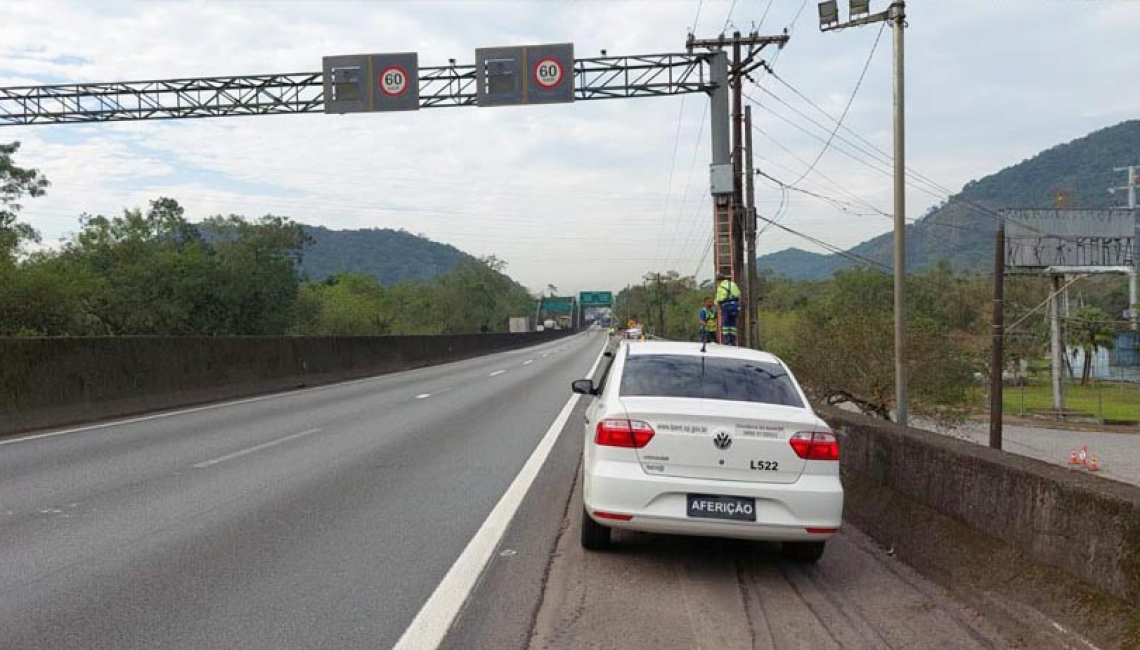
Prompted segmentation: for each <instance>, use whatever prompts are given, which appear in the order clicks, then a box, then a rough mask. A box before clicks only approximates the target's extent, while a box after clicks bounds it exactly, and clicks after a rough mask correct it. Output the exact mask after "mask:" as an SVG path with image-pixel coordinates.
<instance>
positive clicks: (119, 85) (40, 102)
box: [0, 53, 715, 126]
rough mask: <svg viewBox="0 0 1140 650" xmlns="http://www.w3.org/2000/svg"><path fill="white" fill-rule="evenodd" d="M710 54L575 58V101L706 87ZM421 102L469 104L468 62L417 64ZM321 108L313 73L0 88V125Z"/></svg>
mask: <svg viewBox="0 0 1140 650" xmlns="http://www.w3.org/2000/svg"><path fill="white" fill-rule="evenodd" d="M710 59H711V55H709V54H700V53H696V54H693V53H681V54H649V55H636V56H615V57H609V56H603V57H596V58H590V59H576V60H575V61H574V98H575V100H577V101H586V100H596V99H619V98H630V97H657V96H664V95H682V94H687V93H699V92H710V91H712V90H713V89H714V88H715V85H714V84H713V82H712V80H711V79H712V75H711V70H710ZM419 78H420V83H419V100H420V108H437V107H446V106H476V105H478V98H477V96H476V69H475V66H474V65H447V66H436V67H423V68H420V69H419ZM322 112H324V80H323V75H322V73H320V72H301V73H289V74H267V75H243V76H229V77H201V78H191V79H162V80H155V81H127V82H113V83H77V84H58V85H49V86H23V87H14V88H0V126H15V125H26V124H68V123H82V122H118V121H132V120H169V119H186V118H200V117H231V116H238V115H278V114H290V113H322Z"/></svg>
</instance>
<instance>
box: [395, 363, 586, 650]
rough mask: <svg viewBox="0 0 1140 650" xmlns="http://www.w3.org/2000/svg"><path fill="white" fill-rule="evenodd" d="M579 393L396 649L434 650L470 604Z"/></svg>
mask: <svg viewBox="0 0 1140 650" xmlns="http://www.w3.org/2000/svg"><path fill="white" fill-rule="evenodd" d="M604 351H605V348H604V347H603V348H602V351H601V352H598V358H597V360H595V361H594V367H593V368H591V369H590V374H589V376H590V377H593V376H594V373H595V372H596V371H597V369H598V364H599V363H601V361H602V352H604ZM579 397H581V395H571V396H570V399H569V400H567V401H566V406H563V407H562V411H561V412H560V413H559V414H558V417H556V418H554V422H553V423H552V424H551V425H550V428H549V429H547V430H546V433H545V434H544V435H543V436H542V440H541V441H539V443H538V446H537V447H535V448H534V452H533V453H531V455H530V458H528V459H527V461H526V464H524V465H523V467H522V469H521V470H520V471H519V473H518V476H516V477H515V480H513V481H511V484H510V486H509V487H508V488H507V491H506V492H504V493H503V496H502V497H501V498H500V499H499V502H498V503H496V504H495V507H494V508H493V509H492V510H491V514H489V515H487V519H486V520H485V521H484V522H483V525H482V526H480V527H479V530H478V532H476V533H475V536H474V537H472V538H471V541H470V542H468V543H467V547H466V548H464V549H463V552H462V553H460V554H459V557H458V558H457V559H456V560H455V564H452V565H451V568H450V569H448V571H447V575H445V576H443V580H441V581H440V583H439V584H438V585H436V588H435V591H433V592H432V594H431V597H429V598H428V599H427V602H425V603H424V606H423V607H422V608H420V611H419V613H418V614H416V617H415V619H413V620H412V623H411V625H409V626H408V629H406V630H404V634H403V635H402V636H401V637H400V640H399V641H397V642H396V645H395V646H393V650H435V649H436V648H438V647H439V644H440V643H442V642H443V638H444V636H446V635H447V631H448V629H450V628H451V624H452V623H453V622H454V621H455V617H456V615H458V614H459V610H460V609H461V608H462V607H463V604H464V603H465V602H467V598H468V596H470V595H471V590H472V589H474V588H475V584H476V583H477V582H478V580H479V576H480V575H481V574H482V573H483V568H484V567H486V566H487V562H488V561H489V560H490V559H491V556H492V555H493V554H494V552H495V547H496V546H498V545H499V541H500V540H501V539H502V538H503V533H505V532H506V530H507V526H508V525H509V524H510V523H511V519H512V518H514V516H515V512H517V511H518V509H519V505H521V504H522V500H523V497H525V496H526V493H527V492H528V491H529V490H530V486H531V484H532V483H534V479H535V478H536V477H537V476H538V471H539V470H540V469H542V466H543V464H544V463H546V458H547V457H548V456H549V455H550V450H551V449H553V448H554V443H555V442H557V441H558V434H559V433H561V432H562V429H563V427H565V426H566V422H567V421H568V420H569V419H570V413H571V412H572V411H573V410H574V407H575V406H576V405H577V404H578V398H579Z"/></svg>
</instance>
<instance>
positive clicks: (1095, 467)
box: [1089, 454, 1100, 472]
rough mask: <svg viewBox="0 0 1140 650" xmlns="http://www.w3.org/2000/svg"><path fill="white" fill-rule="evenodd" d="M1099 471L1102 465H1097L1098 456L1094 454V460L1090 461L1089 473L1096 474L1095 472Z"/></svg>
mask: <svg viewBox="0 0 1140 650" xmlns="http://www.w3.org/2000/svg"><path fill="white" fill-rule="evenodd" d="M1099 469H1100V465H1097V464H1096V454H1093V455H1092V459H1091V460H1089V471H1090V472H1095V471H1098V470H1099Z"/></svg>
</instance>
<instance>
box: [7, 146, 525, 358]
mask: <svg viewBox="0 0 1140 650" xmlns="http://www.w3.org/2000/svg"><path fill="white" fill-rule="evenodd" d="M18 150H19V144H18V143H13V144H0V336H123V335H138V334H143V335H183V336H191V335H197V336H201V335H208V336H217V335H280V334H298V335H304V334H315V335H333V336H356V335H381V334H452V333H462V332H496V331H506V330H507V322H508V319H509V318H510V317H511V316H519V315H526V314H530V313H531V312H532V310H533V308H534V300H533V298H532V297H531V296H530V295H529V294H528V292H527V290H526V289H525V288H524V287H522V286H521V285H519V284H518V283H517V282H515V281H514V280H512V279H511V278H510V277H508V276H507V275H506V274H505V273H504V272H503V271H504V268H505V264H504V263H503V262H502V261H500V260H498V259H496V258H494V257H493V256H489V257H486V258H482V259H476V258H474V257H471V256H470V255H467V254H465V253H463V252H461V251H459V250H457V249H455V248H453V247H451V246H446V245H443V244H438V243H435V242H432V241H429V240H427V239H424V238H421V237H416V236H415V235H411V234H408V233H405V232H398V231H392V230H363V231H347V232H337V231H332V230H328V229H325V228H319V227H309V226H302V225H301V224H298V223H295V222H293V221H292V220H291V219H289V218H288V217H282V216H275V215H265V216H263V217H258V218H254V219H249V218H246V217H243V216H240V215H225V216H223V215H216V216H207V215H202V216H200V217H199V219H198V220H194V221H192V220H191V219H190V218H189V216H188V215H187V214H186V212H185V210H184V209H183V207H182V206H181V205H179V203H178V202H177V201H176V200H174V199H172V198H168V197H162V198H158V199H155V200H153V201H151V202H150V205H149V206H148V208H147V209H146V210H142V209H125V210H123V211H122V212H121V213H119V214H110V215H100V214H96V215H89V214H85V215H83V216H81V217H80V219H79V229H78V231H77V232H76V233H75V234H73V235H71V236H69V237H68V238H67V239H66V240H65V241H64V242H63V245H62V247H61V248H59V249H54V248H52V249H43V248H38V247H35V246H30V244H32V243H33V242H35V241H37V240H38V238H39V235H38V233H37V232H36V231H35V229H33V228H31V227H30V226H29V225H28V224H26V223H23V222H21V221H19V219H18V216H19V212H20V209H21V204H20V202H21V201H22V200H23V199H34V198H35V197H38V196H40V195H42V194H44V193H45V192H46V191H47V190H48V188H49V183H48V181H47V179H46V178H44V177H43V175H42V174H40V173H39V172H38V171H37V170H34V169H24V168H21V167H19V166H17V165H16V163H15V161H14V159H13V158H14V154H16V153H17V152H18ZM203 217H204V218H203ZM306 275H307V276H308V277H306Z"/></svg>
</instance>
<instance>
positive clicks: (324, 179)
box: [0, 0, 1140, 290]
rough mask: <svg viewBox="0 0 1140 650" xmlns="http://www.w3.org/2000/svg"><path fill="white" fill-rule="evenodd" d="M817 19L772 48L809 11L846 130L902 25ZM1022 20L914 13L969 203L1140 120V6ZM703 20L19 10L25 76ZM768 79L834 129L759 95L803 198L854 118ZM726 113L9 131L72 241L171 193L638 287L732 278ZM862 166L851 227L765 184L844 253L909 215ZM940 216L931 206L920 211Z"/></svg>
mask: <svg viewBox="0 0 1140 650" xmlns="http://www.w3.org/2000/svg"><path fill="white" fill-rule="evenodd" d="M810 4H812V3H810V2H807V3H797V2H794V1H780V2H773V3H771V9H770V11H769V12H768V16H767V17H766V18H765V22H764V25H763V27H762V29H763V31H765V32H778V31H779V30H780V29H782V28H784V27H785V26H789V25H790V23H791V22H792V20H793V18H794V17H795V16H796V15H797V13H799V12H801V11H802V14H801V15H800V20H799V22H798V24H793V25H790V27H791V33H792V40H791V43H790V44H789V45H788V47H787V48H785V49H784V50H783V51H781V52H778V53H777V52H776V51H775V50H771V51H765V53H764V56H765V57H766V58H767V59H768V60H769V61H771V62H772V63H773V65H774V67H775V69H776V70H777V72H778V74H780V76H781V78H783V79H785V80H786V81H788V83H790V84H792V85H793V86H794V87H795V88H796V89H797V90H799V91H800V92H802V93H804V94H805V95H806V96H808V97H810V98H812V99H813V100H814V101H815V102H816V103H817V104H819V106H821V107H822V108H823V109H824V110H825V111H827V112H829V113H831V114H832V115H838V114H839V113H840V112H841V111H842V110H843V107H844V106H845V105H846V104H847V101H848V99H849V98H850V96H851V91H852V89H853V87H854V84H855V80H856V78H857V77H858V75H859V73H860V70H861V69H862V67H863V64H864V62H865V61H866V58H867V55H868V53H869V52H870V48H871V44H872V42H873V41H874V39H875V36H876V31H877V27H864V28H860V29H851V30H846V31H843V32H838V33H827V34H821V33H819V32H818V31H817V29H816V26H815V25H814V24H813V23H814V21H815V12H814V7H811V6H808V5H810ZM1014 4H1015V3H993V2H987V1H984V0H963V1H960V2H953V3H949V2H921V3H920V2H913V3H910V6H909V12H910V16H909V21H910V28H909V29H908V30H907V34H906V37H907V93H908V95H907V96H908V101H907V116H908V117H907V125H908V152H907V153H908V162H909V163H910V164H911V165H912V166H914V167H915V168H917V169H919V170H921V171H922V172H923V173H925V174H926V175H928V176H931V177H933V178H935V179H937V180H938V182H939V183H940V184H942V185H944V186H946V187H947V188H949V189H951V190H956V189H958V188H960V187H961V186H962V184H964V183H965V182H966V181H968V180H970V179H972V178H976V177H978V176H982V175H985V174H987V173H991V172H993V171H996V170H997V169H1000V168H1001V167H1004V166H1006V165H1008V164H1011V163H1014V162H1017V161H1018V160H1021V159H1022V158H1024V157H1027V156H1029V155H1032V154H1034V153H1036V152H1037V151H1038V150H1040V149H1042V148H1045V147H1048V146H1051V145H1053V144H1056V143H1057V142H1061V141H1067V140H1069V139H1072V138H1073V137H1078V136H1080V135H1083V134H1084V133H1085V132H1087V131H1090V130H1093V129H1095V128H1100V127H1103V126H1107V125H1109V124H1112V123H1115V122H1117V121H1120V120H1122V119H1126V118H1131V117H1134V116H1135V113H1136V112H1137V110H1138V109H1140V89H1132V88H1131V87H1130V86H1129V85H1128V80H1129V79H1130V78H1131V77H1130V76H1129V74H1130V71H1133V70H1135V69H1137V67H1138V64H1140V52H1137V51H1136V50H1135V48H1132V47H1130V46H1129V45H1130V44H1131V43H1132V42H1133V41H1134V33H1133V32H1134V30H1133V29H1132V27H1131V26H1133V25H1135V24H1137V21H1138V20H1140V4H1138V3H1102V4H1094V3H1034V4H1033V6H1032V9H1031V10H1027V9H1025V7H1022V6H1018V7H1015V6H1013V5H1014ZM733 5H735V6H736V9H735V11H734V13H733V15H732V17H731V24H730V26H729V29H730V30H731V29H734V28H740V29H742V30H747V29H749V26H750V25H751V24H752V23H754V22H756V21H758V20H759V18H760V15H761V13H762V10H761V7H762V3H743V2H740V3H732V2H729V1H728V0H704V2H701V3H699V6H700V20H699V23H698V25H697V32H698V33H699V34H700V35H713V34H716V33H719V32H720V31H721V30H722V29H723V27H724V25H725V22H726V20H725V19H726V17H727V15H728V10H729V7H730V6H733ZM805 7H806V8H805ZM697 8H698V2H695V1H680V0H678V1H667V0H647V1H644V2H635V1H580V2H560V3H554V2H466V1H457V2H442V1H432V2H422V1H421V2H396V1H387V2H349V1H344V2H336V3H327V2H301V1H295V2H289V3H280V2H241V3H233V2H227V3H222V2H215V3H189V2H151V3H137V2H99V3H93V2H79V1H74V2H64V1H58V2H56V1H41V2H34V3H33V2H25V3H9V5H7V6H6V7H5V11H6V19H5V21H4V22H3V23H0V62H3V63H2V64H0V84H3V85H16V84H29V83H51V82H58V81H62V80H68V81H117V80H134V79H153V78H171V77H188V76H210V75H227V74H243V73H265V72H303V71H311V70H316V69H319V67H320V60H321V57H322V56H324V55H329V54H345V53H360V52H372V51H377V50H387V51H418V52H419V53H420V61H421V64H422V65H438V64H443V63H445V62H446V60H447V59H448V58H455V59H457V60H459V61H461V62H470V61H472V60H473V58H474V52H473V50H474V49H475V48H476V47H480V46H492V45H507V44H518V43H541V42H564V41H571V42H574V43H575V47H576V51H577V54H578V56H590V55H594V54H596V53H597V52H598V51H600V50H601V49H603V48H604V49H606V50H608V52H609V53H610V54H630V53H651V52H668V51H683V49H684V47H683V46H684V39H685V36H686V33H687V30H688V29H689V28H690V27H692V26H693V22H694V18H695V17H696V12H697ZM1058 25H1063V26H1064V37H1065V38H1066V39H1067V41H1066V42H1069V43H1073V42H1080V43H1081V44H1082V46H1081V47H1080V48H1073V47H1058V46H1057V43H1058V41H1059V39H1060V38H1061V35H1060V34H1058V32H1057V29H1058V27H1057V26H1058ZM1074 39H1076V40H1074ZM890 66H891V59H890V32H889V31H888V32H886V33H884V34H883V36H882V40H881V41H880V43H879V46H878V50H877V52H876V53H875V56H874V59H873V60H872V61H871V64H870V67H869V69H868V71H867V76H866V78H865V79H864V82H863V85H862V88H861V89H860V91H859V94H858V96H857V97H856V98H855V100H854V102H853V103H852V106H851V110H850V112H849V114H848V116H847V120H846V123H847V125H848V126H850V127H851V128H853V129H854V130H855V131H857V132H859V133H860V134H862V135H863V136H864V137H865V138H867V140H869V141H870V142H871V143H873V144H874V145H875V146H877V147H879V148H881V149H883V150H885V151H888V152H889V151H890V150H891V130H890V125H891V114H890V111H891V83H890ZM1089 70H1096V72H1097V73H1096V74H1089ZM758 79H759V80H760V81H761V82H762V83H763V84H764V86H765V87H766V88H768V89H769V90H770V91H771V92H773V93H775V94H777V95H778V96H779V97H780V98H781V99H783V100H784V101H787V102H788V103H790V104H791V105H792V106H795V107H796V108H797V109H798V110H800V111H802V112H803V113H804V114H806V115H810V116H812V117H813V118H814V119H815V120H817V121H819V122H820V124H822V125H824V126H823V128H819V127H815V126H812V125H811V124H810V123H809V122H807V121H806V120H805V119H804V118H803V117H802V116H800V115H797V114H796V113H795V112H792V111H791V110H790V109H787V108H785V107H783V106H781V105H780V104H779V103H778V102H775V101H774V100H773V99H771V98H765V96H764V95H763V93H762V92H760V91H758V90H756V89H755V88H752V89H751V90H750V91H749V92H750V94H752V95H753V96H755V97H756V98H757V99H759V100H760V101H761V107H759V108H756V109H754V114H755V118H756V123H757V126H758V127H760V128H761V129H763V130H764V132H765V133H767V134H768V136H760V135H757V138H756V145H757V155H758V163H759V165H760V167H761V169H763V170H765V171H766V172H767V173H770V174H771V175H773V176H776V177H777V178H781V179H783V180H786V181H790V180H794V179H795V178H796V177H798V176H800V175H801V174H802V173H803V171H804V170H805V169H806V163H807V162H810V161H812V160H814V159H815V158H816V157H817V155H818V154H819V152H820V150H821V148H822V146H823V145H822V143H821V142H820V140H819V138H821V137H822V138H824V139H826V138H827V136H828V133H829V130H828V129H829V128H830V123H829V122H828V120H827V118H826V117H824V116H822V115H820V114H818V113H817V112H815V109H814V108H812V107H811V106H809V105H808V104H806V103H804V102H803V101H801V100H800V99H799V98H797V97H796V95H795V94H794V93H793V92H792V91H791V90H789V89H788V88H787V87H785V86H782V85H781V84H779V83H777V82H775V81H774V80H771V79H766V78H764V77H762V76H761V77H759V78H758ZM706 103H707V102H706V100H705V98H704V97H702V96H699V95H694V96H687V97H685V98H683V99H682V98H677V97H672V98H660V99H639V100H629V101H625V100H615V101H598V102H579V103H576V104H573V105H560V106H541V107H527V108H495V109H490V108H487V109H476V108H464V109H456V108H446V109H432V110H424V111H418V112H414V113H401V114H384V115H379V114H377V115H350V116H326V115H305V116H296V115H292V116H273V117H258V118H249V117H243V118H233V119H217V120H185V121H175V122H144V123H130V124H127V123H121V124H95V125H74V126H58V127H55V126H53V127H43V126H41V127H30V128H26V129H25V128H20V129H9V130H6V131H4V132H3V135H2V136H0V137H2V138H3V139H5V140H8V139H20V140H23V141H24V148H23V150H22V151H21V153H20V158H19V161H20V162H21V163H23V164H28V165H33V166H36V167H39V168H41V169H42V170H43V171H44V172H45V173H46V174H47V175H48V176H49V178H51V179H52V181H53V182H54V185H53V188H52V190H51V192H50V194H49V196H48V197H46V198H43V199H37V200H35V201H30V202H28V207H27V210H26V213H25V217H26V218H27V219H28V220H29V221H30V222H31V223H33V225H35V226H36V227H37V228H40V229H41V230H42V231H43V232H44V234H45V236H46V237H48V238H49V239H50V238H54V237H58V236H60V235H61V234H63V233H66V232H68V231H69V230H74V228H75V227H76V221H75V218H76V216H77V215H78V214H79V213H81V212H84V211H87V212H104V213H108V212H115V211H118V210H120V209H122V208H123V207H125V206H145V204H146V202H147V201H148V200H150V199H151V198H153V197H157V196H160V195H169V196H174V197H175V198H177V199H179V200H180V201H182V202H183V203H184V204H185V205H186V207H187V209H188V212H189V213H190V214H191V215H192V216H193V217H195V218H201V217H205V216H208V215H210V214H216V213H238V214H247V215H250V216H254V215H259V214H264V213H267V212H273V213H277V214H286V215H289V216H292V217H293V218H295V219H297V220H300V221H304V222H308V223H319V224H323V225H326V226H329V227H333V228H361V227H392V228H401V227H402V228H406V229H408V230H409V231H412V232H423V233H425V234H427V235H429V236H431V237H432V238H433V239H437V240H440V241H445V242H448V243H452V244H454V245H456V246H458V247H460V248H462V249H464V250H467V251H470V252H472V253H475V254H491V253H493V254H496V255H498V256H499V257H501V258H503V259H505V260H507V262H508V263H509V264H510V266H509V268H508V270H509V272H510V273H512V275H514V276H515V277H516V278H518V279H520V280H521V281H522V282H524V283H525V284H527V285H529V286H531V287H535V288H540V287H543V286H545V285H546V284H547V283H553V284H555V285H557V286H559V287H561V288H563V289H566V290H571V289H617V288H620V287H621V286H624V285H625V284H627V283H631V282H638V281H639V280H640V277H641V275H642V274H643V273H645V272H646V271H649V270H653V269H654V268H655V267H661V268H665V267H667V268H674V269H676V270H679V271H681V272H683V273H691V272H693V271H694V270H699V271H700V272H701V274H702V275H707V274H708V273H709V272H710V269H711V266H710V260H709V259H708V257H707V255H706V251H707V241H708V237H709V226H710V225H711V214H710V209H709V204H708V202H707V197H706V195H707V186H706V184H707V164H708V152H709V149H708V147H709V145H708V127H707V124H702V122H703V121H705V120H707V115H706V114H705V113H704V111H705V110H706V108H705V107H706ZM777 115H783V116H784V118H785V119H781V118H780V117H777ZM789 122H790V123H789ZM793 124H794V125H796V126H798V127H800V128H796V126H793ZM800 129H804V130H806V131H808V132H809V133H811V134H814V135H809V133H805V132H804V131H802V130H800ZM769 136H770V138H771V139H769ZM859 147H860V148H863V149H867V150H870V148H869V147H868V146H867V145H866V144H865V143H859ZM841 150H845V151H848V152H849V153H851V154H853V155H854V157H855V158H857V159H863V160H865V159H867V158H868V154H867V153H866V152H860V151H858V150H857V149H856V148H855V147H853V146H851V145H849V144H845V143H843V142H839V141H837V142H835V143H833V145H832V150H829V151H828V152H827V153H826V154H825V155H824V156H823V157H822V158H821V159H820V161H819V164H818V165H817V168H816V170H817V171H815V172H813V173H812V174H811V175H809V176H808V177H807V178H805V179H804V181H803V183H802V185H803V187H804V188H805V189H810V190H812V191H815V192H820V193H823V194H826V195H828V196H833V197H836V198H838V199H841V200H843V201H845V202H846V203H847V204H850V207H849V209H848V210H847V211H846V212H843V211H840V210H838V209H836V208H835V207H834V206H833V205H829V204H827V203H825V202H822V201H819V200H816V199H812V198H810V197H807V196H805V195H802V194H796V193H790V194H789V195H788V196H786V197H785V196H783V193H781V192H780V191H779V190H778V189H776V188H775V187H774V186H772V185H771V184H767V183H760V184H758V186H757V187H758V190H757V197H758V202H759V207H760V210H761V212H762V213H764V214H767V215H769V216H770V215H773V214H776V211H777V209H779V206H780V205H783V206H784V208H783V216H782V220H781V223H786V224H787V225H789V226H792V227H794V228H800V229H802V230H803V231H804V232H806V233H808V234H811V235H812V236H816V237H820V238H821V239H824V240H827V241H830V242H832V243H835V244H838V245H841V246H850V245H853V244H855V243H858V242H859V241H861V240H864V239H867V238H869V237H871V236H873V235H876V234H878V233H880V232H885V231H886V230H888V229H889V228H890V221H889V220H887V219H883V218H882V217H881V216H866V214H854V213H870V212H873V210H872V209H871V208H869V207H868V204H869V205H870V206H873V207H874V208H877V209H880V210H883V211H889V210H888V208H889V207H890V205H891V193H890V192H891V189H890V178H889V175H884V174H882V173H880V172H879V171H876V170H875V169H871V168H869V167H868V166H866V165H865V164H862V163H860V162H859V161H858V160H854V159H852V158H851V157H849V156H845V155H843V153H842V152H841ZM674 152H676V153H674ZM1115 163H1116V161H1110V162H1106V164H1115ZM872 166H876V165H872ZM878 166H879V167H881V165H878ZM937 200H938V197H934V196H930V195H927V194H923V193H920V192H917V191H911V192H910V193H909V196H908V212H909V213H910V214H911V215H913V216H917V215H919V214H921V213H922V211H923V210H924V209H925V208H926V207H927V206H929V205H931V204H933V203H935V202H936V201H937ZM786 246H798V247H802V248H808V249H816V247H814V246H812V245H809V244H806V243H805V242H803V241H797V239H796V238H795V237H794V236H792V235H789V234H786V233H783V232H777V231H776V230H775V229H771V230H769V232H767V233H765V235H764V236H763V237H762V238H761V242H760V249H761V252H769V251H773V250H778V249H779V248H783V247H786ZM702 258H703V264H702V265H698V262H701V261H702Z"/></svg>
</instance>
